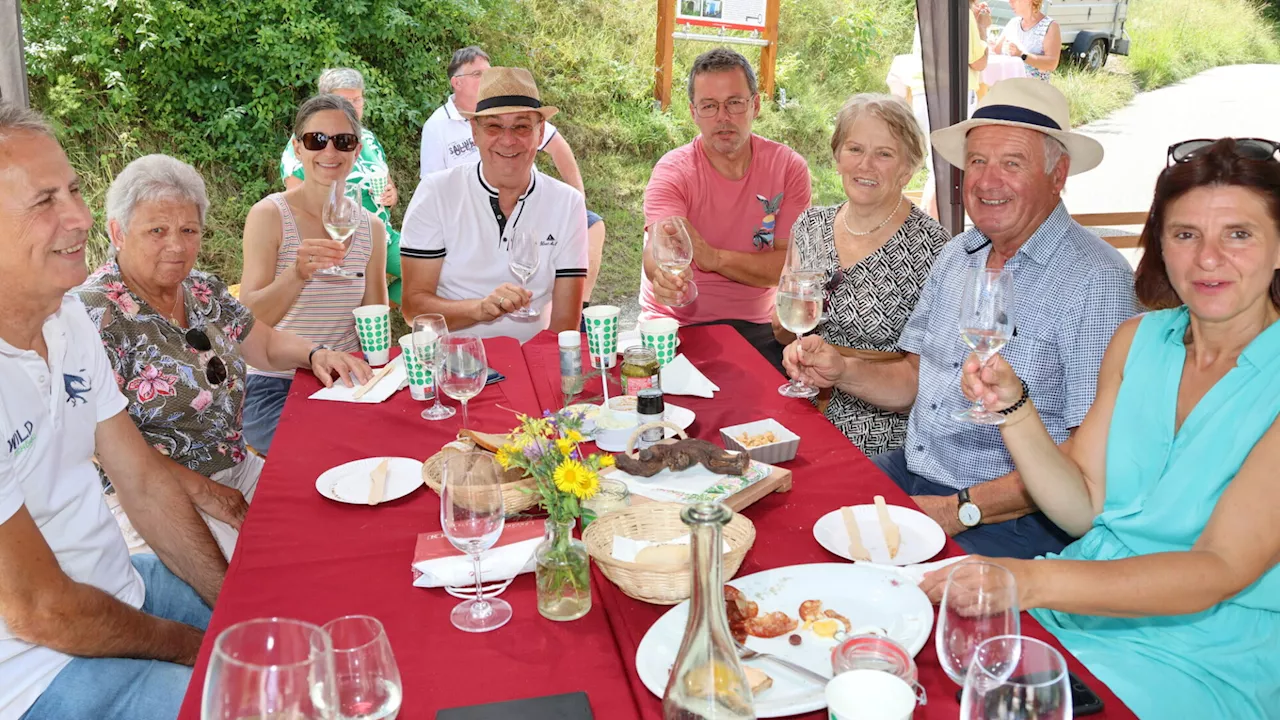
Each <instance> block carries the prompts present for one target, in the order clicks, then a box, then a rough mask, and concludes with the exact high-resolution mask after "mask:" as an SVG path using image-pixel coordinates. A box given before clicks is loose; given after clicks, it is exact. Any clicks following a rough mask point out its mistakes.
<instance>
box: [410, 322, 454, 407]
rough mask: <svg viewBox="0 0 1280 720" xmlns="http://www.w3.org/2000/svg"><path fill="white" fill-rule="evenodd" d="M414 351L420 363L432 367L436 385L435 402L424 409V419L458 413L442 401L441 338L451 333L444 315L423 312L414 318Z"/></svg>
mask: <svg viewBox="0 0 1280 720" xmlns="http://www.w3.org/2000/svg"><path fill="white" fill-rule="evenodd" d="M410 332H412V333H413V336H412V337H413V353H414V354H415V355H417V356H418V363H419V364H421V365H422V366H423V367H430V368H431V383H432V385H434V386H435V391H434V393H433V394H434V395H435V404H433V405H432V406H431V407H429V408H427V409H426V410H423V411H422V419H424V420H445V419H447V418H451V417H453V416H454V414H455V413H457V411H456V410H454V409H453V408H451V407H449V406H447V405H444V404H442V403H441V402H440V369H441V368H442V367H443V364H444V363H443V360H444V358H443V355H442V354H441V352H440V340H441V339H443V338H444V337H445V336H446V335H448V334H449V326H448V325H447V324H446V323H445V320H444V316H443V315H440V314H438V313H423V314H421V315H416V316H414V318H413V327H412V328H410Z"/></svg>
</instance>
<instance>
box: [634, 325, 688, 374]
mask: <svg viewBox="0 0 1280 720" xmlns="http://www.w3.org/2000/svg"><path fill="white" fill-rule="evenodd" d="M679 329H680V323H678V322H676V321H675V320H672V319H671V318H660V319H658V320H646V321H644V322H642V323H640V342H641V343H643V344H644V346H645V347H647V348H653V351H654V352H655V353H657V354H658V364H659V365H666V364H667V363H669V362H671V361H672V360H674V359H675V358H676V331H678V330H679Z"/></svg>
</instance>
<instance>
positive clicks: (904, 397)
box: [836, 357, 920, 413]
mask: <svg viewBox="0 0 1280 720" xmlns="http://www.w3.org/2000/svg"><path fill="white" fill-rule="evenodd" d="M836 387H838V388H839V389H840V390H841V391H843V392H845V393H847V394H849V395H852V396H854V397H856V398H859V399H861V400H862V401H864V402H867V403H870V404H872V405H875V406H876V407H878V408H881V409H884V410H888V411H889V412H897V413H905V412H910V411H911V406H912V405H913V404H915V401H916V394H917V393H918V392H919V389H920V368H919V367H918V366H917V365H916V364H915V363H914V362H912V361H911V360H910V359H908V358H903V359H901V360H894V361H892V362H877V363H870V362H866V361H865V360H862V359H860V358H856V357H845V358H844V373H843V374H841V376H840V382H838V383H836Z"/></svg>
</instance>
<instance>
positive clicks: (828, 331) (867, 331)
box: [791, 205, 951, 456]
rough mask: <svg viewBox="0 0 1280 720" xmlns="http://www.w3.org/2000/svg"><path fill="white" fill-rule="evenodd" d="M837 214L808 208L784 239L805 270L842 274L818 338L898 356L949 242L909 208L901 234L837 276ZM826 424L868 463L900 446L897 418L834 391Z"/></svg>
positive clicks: (900, 416)
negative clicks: (900, 339) (797, 253)
mask: <svg viewBox="0 0 1280 720" xmlns="http://www.w3.org/2000/svg"><path fill="white" fill-rule="evenodd" d="M841 207H842V206H841V205H836V206H832V207H815V208H809V209H808V210H806V211H804V213H802V214H801V215H800V217H799V218H798V219H797V220H796V224H795V227H794V228H793V229H792V231H791V240H792V242H794V243H797V244H798V246H799V250H800V259H801V262H802V263H803V264H804V266H805V267H818V268H821V269H822V270H824V271H825V272H826V273H827V278H828V279H832V278H834V277H836V274H837V270H843V278H842V279H841V280H840V282H839V283H838V284H837V285H835V286H834V287H831V286H830V285H828V291H827V299H826V302H827V306H826V312H825V315H826V317H827V320H826V322H824V323H822V325H820V326H819V328H818V332H819V333H820V334H821V335H822V338H823V339H824V340H826V341H827V342H828V343H831V344H832V345H840V346H843V347H850V348H860V349H863V350H882V351H885V352H900V351H901V348H900V347H898V336H899V335H901V334H902V328H903V326H905V325H906V324H907V319H908V318H910V317H911V311H912V310H914V309H915V306H916V301H917V300H918V299H919V297H920V289H921V288H922V287H924V282H925V280H926V279H928V277H929V270H930V268H932V267H933V261H934V260H935V259H936V258H937V257H938V253H939V252H941V251H942V246H943V245H946V244H947V242H948V241H949V240H951V236H950V235H948V234H947V231H946V230H945V229H943V227H942V226H941V225H939V224H938V221H937V220H934V219H933V218H931V217H929V216H928V215H926V214H925V213H924V212H922V211H921V210H920V208H918V207H915V206H912V208H911V212H910V214H908V215H907V219H906V220H905V221H904V222H903V223H902V227H900V228H898V231H897V232H895V233H894V234H893V236H892V237H890V238H889V239H888V240H886V241H885V243H884V244H883V245H881V246H880V247H879V248H878V249H876V250H875V251H874V252H872V253H871V254H870V255H868V256H867V257H865V258H863V259H862V260H859V261H858V262H857V263H855V264H853V265H851V266H849V267H846V268H840V261H839V259H838V256H837V254H836V245H835V220H836V213H837V212H838V211H839V210H840V208H841ZM827 419H829V420H830V421H831V422H832V423H834V424H835V426H836V427H838V428H840V431H841V432H843V433H844V434H845V436H847V437H848V438H849V439H850V440H852V441H853V443H854V444H855V445H857V446H858V447H859V448H861V449H862V451H863V452H864V453H866V454H867V455H868V456H871V455H877V454H879V453H882V452H888V451H890V450H897V449H898V448H899V447H902V443H903V442H904V441H905V439H906V434H907V415H906V414H905V413H895V412H888V411H885V410H881V409H879V408H877V407H875V406H873V405H870V404H868V403H865V402H863V401H862V400H859V399H858V398H856V397H853V396H852V395H848V394H846V393H844V392H841V391H840V390H833V391H832V393H831V404H830V405H828V406H827Z"/></svg>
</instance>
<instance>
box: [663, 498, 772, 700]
mask: <svg viewBox="0 0 1280 720" xmlns="http://www.w3.org/2000/svg"><path fill="white" fill-rule="evenodd" d="M732 517H733V513H732V511H730V510H729V509H728V508H727V507H725V506H724V505H721V504H720V503H697V504H695V505H689V506H687V507H685V509H684V510H683V511H681V513H680V519H681V520H684V522H685V524H686V525H688V526H689V528H690V532H691V535H692V537H691V541H692V555H693V569H692V572H693V598H692V599H691V600H690V601H689V624H688V625H686V626H685V630H684V640H683V641H682V642H681V643H680V652H679V654H677V655H676V661H675V663H674V664H673V665H672V666H671V679H670V680H669V681H667V689H666V691H665V692H664V693H663V694H662V717H663V720H755V717H756V713H755V706H754V705H753V704H752V700H751V686H750V685H749V684H748V683H747V676H746V674H745V673H744V672H743V671H742V663H740V662H739V661H738V653H737V649H736V647H735V645H734V642H733V637H732V636H731V635H730V634H729V616H728V614H727V613H726V612H725V606H724V558H723V556H722V554H721V544H722V543H723V540H722V539H721V533H722V530H723V528H724V525H725V524H726V523H728V522H729V520H730V519H731V518H732Z"/></svg>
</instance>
